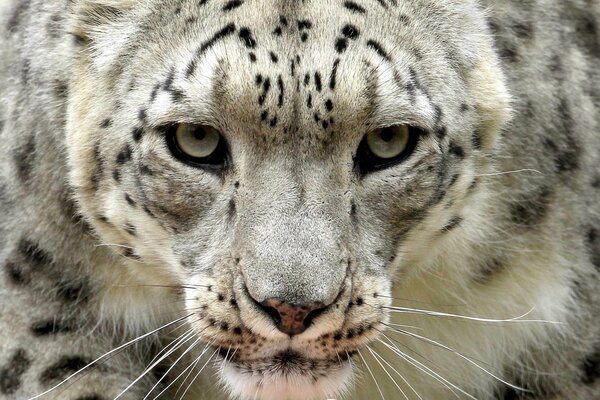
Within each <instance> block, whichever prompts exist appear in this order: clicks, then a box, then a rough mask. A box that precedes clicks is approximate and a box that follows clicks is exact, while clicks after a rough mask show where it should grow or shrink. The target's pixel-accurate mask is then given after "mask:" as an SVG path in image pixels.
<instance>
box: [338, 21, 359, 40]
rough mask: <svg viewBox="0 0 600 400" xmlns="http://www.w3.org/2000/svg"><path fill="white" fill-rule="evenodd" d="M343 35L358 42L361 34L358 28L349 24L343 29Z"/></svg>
mask: <svg viewBox="0 0 600 400" xmlns="http://www.w3.org/2000/svg"><path fill="white" fill-rule="evenodd" d="M342 35H344V37H346V38H347V39H352V40H356V39H358V37H359V36H360V32H359V30H358V28H357V27H356V26H354V25H350V24H348V25H346V26H344V27H343V28H342Z"/></svg>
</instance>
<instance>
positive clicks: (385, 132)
mask: <svg viewBox="0 0 600 400" xmlns="http://www.w3.org/2000/svg"><path fill="white" fill-rule="evenodd" d="M379 136H380V137H381V140H383V141H384V142H386V143H388V142H390V141H391V140H392V139H393V138H394V132H392V130H391V129H388V128H386V129H382V130H381V133H380V134H379Z"/></svg>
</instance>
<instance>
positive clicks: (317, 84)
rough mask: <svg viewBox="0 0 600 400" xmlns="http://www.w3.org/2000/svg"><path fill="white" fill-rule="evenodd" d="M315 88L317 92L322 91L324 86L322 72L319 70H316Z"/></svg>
mask: <svg viewBox="0 0 600 400" xmlns="http://www.w3.org/2000/svg"><path fill="white" fill-rule="evenodd" d="M315 88H316V89H317V92H320V91H321V90H322V88H323V83H322V82H321V74H320V73H319V72H318V71H317V72H315Z"/></svg>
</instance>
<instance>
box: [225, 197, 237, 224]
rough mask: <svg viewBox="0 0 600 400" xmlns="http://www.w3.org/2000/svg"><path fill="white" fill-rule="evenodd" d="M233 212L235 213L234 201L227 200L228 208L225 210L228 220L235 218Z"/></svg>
mask: <svg viewBox="0 0 600 400" xmlns="http://www.w3.org/2000/svg"><path fill="white" fill-rule="evenodd" d="M235 212H236V206H235V200H234V199H231V200H229V208H228V209H227V215H228V216H229V219H230V220H232V219H233V218H234V217H235Z"/></svg>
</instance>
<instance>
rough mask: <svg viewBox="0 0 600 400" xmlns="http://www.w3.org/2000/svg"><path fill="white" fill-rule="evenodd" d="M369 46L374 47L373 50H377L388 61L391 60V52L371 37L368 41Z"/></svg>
mask: <svg viewBox="0 0 600 400" xmlns="http://www.w3.org/2000/svg"><path fill="white" fill-rule="evenodd" d="M367 46H368V47H370V48H372V49H373V50H375V51H376V52H377V54H379V55H380V56H381V57H382V58H384V59H385V60H386V61H391V57H390V56H389V54H388V53H387V52H386V51H385V50H384V49H383V47H382V46H381V44H380V43H378V42H376V41H375V40H373V39H371V40H369V41H367Z"/></svg>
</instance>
